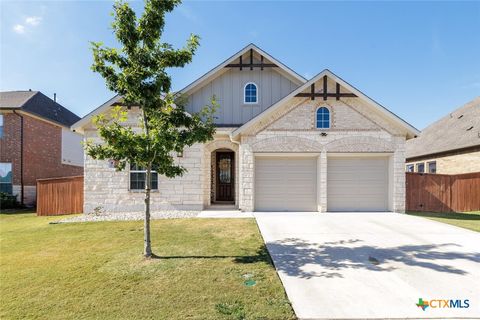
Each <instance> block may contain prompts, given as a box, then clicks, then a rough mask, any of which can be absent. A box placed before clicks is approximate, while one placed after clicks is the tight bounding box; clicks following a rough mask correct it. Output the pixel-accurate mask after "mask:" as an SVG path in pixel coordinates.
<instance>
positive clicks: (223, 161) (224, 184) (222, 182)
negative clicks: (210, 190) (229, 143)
mask: <svg viewBox="0 0 480 320" xmlns="http://www.w3.org/2000/svg"><path fill="white" fill-rule="evenodd" d="M233 160H234V153H233V152H217V181H216V182H217V190H216V191H217V192H216V200H217V201H234V198H233V194H234V187H233V186H234V181H233V172H234V168H233V165H234V163H233V162H234V161H233Z"/></svg>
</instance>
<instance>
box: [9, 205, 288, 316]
mask: <svg viewBox="0 0 480 320" xmlns="http://www.w3.org/2000/svg"><path fill="white" fill-rule="evenodd" d="M58 219H59V217H36V216H34V215H33V214H1V215H0V258H1V259H0V295H1V296H2V303H1V305H0V318H1V319H24V318H39V319H42V318H48V319H66V318H75V319H118V318H122V319H133V318H135V319H295V315H294V313H293V311H292V308H291V306H290V303H289V301H288V299H287V297H286V295H285V291H284V289H283V287H282V284H281V282H280V280H279V278H278V276H277V274H276V272H275V268H274V267H273V265H272V263H271V259H270V256H269V255H268V252H267V250H266V248H265V246H264V244H263V240H262V238H261V235H260V233H259V231H258V228H257V225H256V223H255V220H254V219H171V220H154V221H152V239H153V249H154V252H155V253H156V254H157V255H159V256H161V257H162V258H160V259H153V260H144V259H143V257H142V255H141V253H142V241H143V236H142V232H143V229H142V221H128V222H93V223H74V224H49V222H50V221H55V220H58ZM249 280H253V282H252V281H249ZM246 282H247V283H248V284H250V285H251V284H254V285H251V286H247V285H246V284H245V283H246Z"/></svg>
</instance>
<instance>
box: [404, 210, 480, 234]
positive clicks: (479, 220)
mask: <svg viewBox="0 0 480 320" xmlns="http://www.w3.org/2000/svg"><path fill="white" fill-rule="evenodd" d="M408 214H411V215H414V216H418V217H425V218H428V219H432V220H435V221H440V222H444V223H448V224H452V225H454V226H457V227H462V228H466V229H470V230H473V231H477V232H480V211H475V212H463V213H461V212H458V213H438V212H408Z"/></svg>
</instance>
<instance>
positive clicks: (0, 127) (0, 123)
mask: <svg viewBox="0 0 480 320" xmlns="http://www.w3.org/2000/svg"><path fill="white" fill-rule="evenodd" d="M0 138H3V114H0Z"/></svg>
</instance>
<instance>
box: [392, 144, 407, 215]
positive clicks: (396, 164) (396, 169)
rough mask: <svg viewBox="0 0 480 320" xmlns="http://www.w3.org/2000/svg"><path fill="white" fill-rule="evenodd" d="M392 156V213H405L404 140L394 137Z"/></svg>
mask: <svg viewBox="0 0 480 320" xmlns="http://www.w3.org/2000/svg"><path fill="white" fill-rule="evenodd" d="M395 144H396V148H395V153H394V154H393V179H394V180H393V181H394V183H393V208H392V209H393V211H394V212H400V213H404V212H405V183H406V179H405V138H404V137H395Z"/></svg>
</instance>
